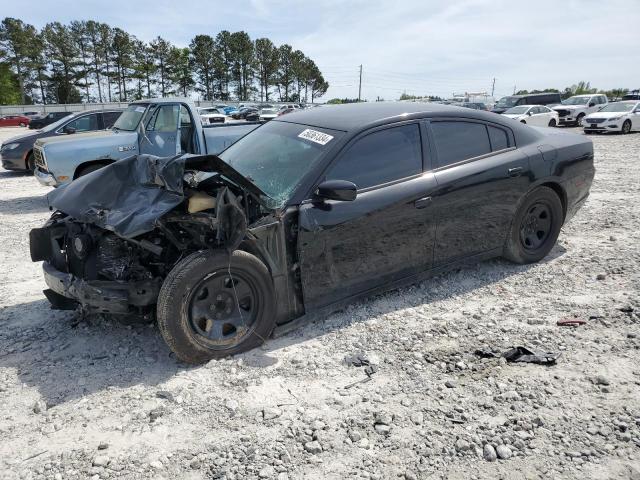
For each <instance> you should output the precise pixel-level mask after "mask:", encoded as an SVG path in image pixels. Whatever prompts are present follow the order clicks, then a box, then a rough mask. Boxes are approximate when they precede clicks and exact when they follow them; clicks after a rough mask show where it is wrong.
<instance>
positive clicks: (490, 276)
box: [246, 244, 566, 366]
mask: <svg viewBox="0 0 640 480" xmlns="http://www.w3.org/2000/svg"><path fill="white" fill-rule="evenodd" d="M565 253H566V249H565V248H564V247H563V246H562V245H558V244H556V246H555V247H554V248H553V249H552V250H551V252H550V253H549V255H547V256H546V257H545V258H544V259H543V260H541V261H540V262H538V264H535V263H534V264H529V265H517V264H514V263H511V262H509V261H507V260H503V259H494V260H488V261H484V262H479V263H477V264H474V265H469V266H465V267H459V268H456V269H453V270H451V271H449V272H446V273H442V274H439V275H436V276H434V277H432V278H429V279H427V280H424V281H422V282H420V283H417V284H414V285H410V286H407V287H403V288H400V289H397V290H392V291H390V292H387V293H384V294H381V295H377V296H373V297H370V298H368V299H366V300H362V301H359V302H356V303H354V304H352V305H350V306H348V307H347V308H346V309H343V310H340V311H336V312H334V313H332V314H330V315H327V317H326V318H325V319H320V320H319V321H316V322H313V323H311V324H306V325H302V326H300V328H298V329H296V330H294V331H292V332H290V333H288V334H286V335H285V336H283V337H280V338H276V339H272V340H270V341H269V342H267V343H266V344H265V345H264V346H263V347H262V348H261V349H259V350H255V351H253V352H248V353H247V354H246V355H248V356H250V357H252V360H253V362H255V363H256V364H257V365H258V366H261V365H260V364H265V365H268V364H269V363H270V358H271V357H269V353H271V352H277V350H279V349H282V348H285V347H288V346H290V345H295V344H298V343H301V342H304V341H307V340H309V339H312V338H315V337H320V336H323V335H325V334H327V333H331V332H333V331H336V330H341V329H343V328H345V327H348V326H349V325H352V324H355V323H360V322H365V321H367V320H369V319H370V318H371V317H374V316H380V315H384V314H386V313H390V312H394V311H398V310H403V309H407V308H414V307H418V306H420V305H425V304H429V303H432V302H437V301H441V300H446V299H449V298H453V297H457V296H460V295H464V294H466V293H468V292H472V291H473V290H477V289H479V288H482V287H485V286H487V285H491V284H494V283H497V282H500V281H501V280H504V279H505V278H508V277H510V276H512V275H517V274H521V273H524V274H526V272H528V271H529V270H530V269H532V268H535V266H536V265H540V264H545V263H548V262H552V261H554V260H556V259H557V258H560V257H561V256H562V255H564V254H565ZM345 313H346V314H345ZM331 317H339V320H338V322H335V321H329V322H326V321H325V320H327V319H331ZM260 356H263V357H266V358H264V359H260V358H258V357H260ZM246 364H247V365H250V364H251V362H249V361H247V362H246Z"/></svg>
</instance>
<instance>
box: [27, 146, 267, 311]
mask: <svg viewBox="0 0 640 480" xmlns="http://www.w3.org/2000/svg"><path fill="white" fill-rule="evenodd" d="M221 164H222V165H221ZM234 177H235V178H234ZM101 188H102V190H101ZM88 191H91V194H90V195H87V193H86V192H88ZM80 198H83V201H80V200H79V199H80ZM87 198H89V199H90V201H89V202H87V200H86V199H87ZM49 201H50V204H51V206H52V208H56V209H57V211H56V212H55V213H54V214H53V215H52V217H51V219H50V220H49V221H48V222H47V224H46V225H45V226H44V227H42V228H37V229H34V230H32V231H31V233H30V243H31V257H32V260H33V261H40V260H44V261H45V264H44V265H43V268H44V270H45V280H46V282H47V284H48V286H49V290H47V291H45V294H46V296H47V298H48V299H49V300H50V302H51V303H52V306H53V307H54V308H59V309H75V308H76V307H77V306H78V305H81V306H82V307H83V308H84V309H85V310H88V311H90V312H91V311H93V312H109V313H115V314H121V315H126V316H132V315H133V316H138V317H143V318H145V319H150V318H152V317H153V314H154V304H155V302H156V299H157V296H158V292H159V289H160V287H161V285H162V282H163V279H164V278H165V277H166V276H167V274H168V273H169V271H170V270H171V269H172V268H173V266H174V265H176V263H177V262H179V261H180V260H181V259H182V258H184V257H186V256H188V255H189V254H190V253H192V252H195V251H198V250H204V249H224V250H226V251H228V252H232V251H234V250H235V249H237V248H238V247H239V245H240V244H241V242H243V240H245V238H246V237H247V235H248V231H247V229H248V225H250V224H252V223H255V222H256V221H258V220H260V219H262V218H265V217H268V216H269V215H271V214H272V213H273V210H272V209H270V208H269V207H268V206H267V205H268V203H267V202H268V198H267V197H266V196H265V195H264V194H262V192H260V191H259V190H258V189H257V187H254V186H253V185H252V184H250V183H249V182H248V180H246V179H244V177H241V176H240V175H239V174H237V172H234V171H233V169H232V168H231V167H229V166H228V165H226V164H224V163H223V162H222V161H221V160H219V159H217V157H213V156H197V157H196V156H182V157H174V158H158V157H151V156H139V157H132V158H131V159H127V160H123V161H121V162H117V163H115V164H113V165H111V166H109V167H107V168H105V169H102V170H99V171H97V172H94V174H92V175H88V176H86V177H82V178H80V179H78V180H76V181H74V182H72V183H71V184H69V185H68V186H66V187H63V188H61V189H58V190H56V191H54V192H52V194H50V196H49ZM249 235H250V234H249Z"/></svg>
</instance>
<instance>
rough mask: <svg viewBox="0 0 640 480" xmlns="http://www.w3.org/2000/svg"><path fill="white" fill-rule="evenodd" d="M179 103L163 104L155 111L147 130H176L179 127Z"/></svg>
mask: <svg viewBox="0 0 640 480" xmlns="http://www.w3.org/2000/svg"><path fill="white" fill-rule="evenodd" d="M179 111H180V106H179V105H161V106H160V107H158V108H157V109H156V111H155V114H154V116H153V118H152V119H151V121H150V122H149V125H148V126H147V130H154V131H156V132H175V131H176V130H177V129H178V112H179Z"/></svg>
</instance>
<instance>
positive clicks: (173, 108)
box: [139, 103, 180, 157]
mask: <svg viewBox="0 0 640 480" xmlns="http://www.w3.org/2000/svg"><path fill="white" fill-rule="evenodd" d="M145 133H146V135H143V136H142V138H140V140H139V142H140V153H147V154H150V155H157V156H158V157H171V156H173V155H175V154H177V153H178V152H179V151H180V104H179V103H163V104H160V105H158V106H157V107H156V108H155V110H154V111H153V112H152V114H151V116H150V118H149V121H148V122H147V124H146V125H145Z"/></svg>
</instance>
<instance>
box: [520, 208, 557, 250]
mask: <svg viewBox="0 0 640 480" xmlns="http://www.w3.org/2000/svg"><path fill="white" fill-rule="evenodd" d="M552 225H553V218H552V214H551V208H550V207H549V205H548V204H546V203H543V202H536V203H534V204H533V205H531V206H530V207H529V208H528V209H527V213H526V214H525V215H524V218H523V219H522V223H520V242H521V243H522V246H523V247H524V249H525V250H529V251H532V250H537V249H538V248H540V247H541V246H542V245H544V243H545V242H546V241H547V239H548V238H549V236H550V235H551V226H552Z"/></svg>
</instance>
